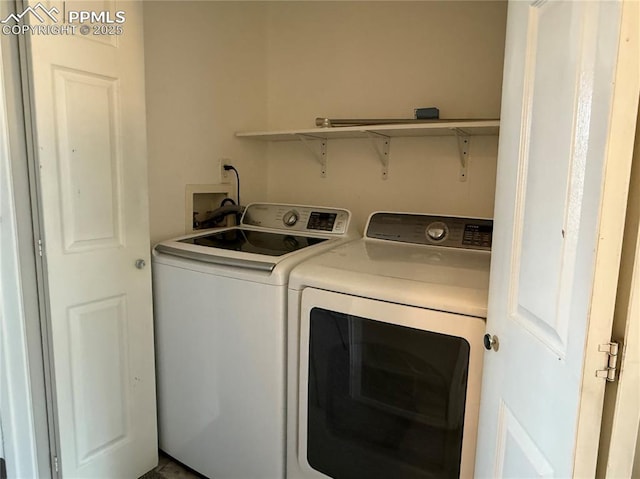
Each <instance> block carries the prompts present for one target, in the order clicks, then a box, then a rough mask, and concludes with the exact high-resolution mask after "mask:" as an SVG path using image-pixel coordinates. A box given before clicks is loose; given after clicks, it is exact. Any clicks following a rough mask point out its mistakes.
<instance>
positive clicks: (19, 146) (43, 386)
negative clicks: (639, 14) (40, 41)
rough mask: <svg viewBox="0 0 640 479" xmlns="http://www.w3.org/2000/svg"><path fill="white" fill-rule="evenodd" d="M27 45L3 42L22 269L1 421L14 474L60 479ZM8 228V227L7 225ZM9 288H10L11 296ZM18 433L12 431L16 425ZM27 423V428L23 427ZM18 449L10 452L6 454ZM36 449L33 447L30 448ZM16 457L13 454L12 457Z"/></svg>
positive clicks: (8, 160)
mask: <svg viewBox="0 0 640 479" xmlns="http://www.w3.org/2000/svg"><path fill="white" fill-rule="evenodd" d="M19 9H20V10H22V9H23V3H22V1H21V0H15V1H11V2H2V5H0V16H2V18H5V17H6V15H8V14H10V13H15V12H17V11H18V10H19ZM27 49H28V45H27V40H26V38H25V37H24V36H23V35H2V36H1V37H0V66H1V69H2V72H1V74H0V79H1V81H0V145H2V144H3V146H4V148H2V150H0V161H1V162H3V163H4V164H3V167H4V168H6V171H7V172H8V173H9V175H7V178H6V185H2V186H6V187H7V192H6V193H5V198H3V199H8V200H9V201H8V204H7V207H8V208H9V209H10V214H11V216H12V218H11V219H12V220H13V221H12V222H11V223H12V224H11V226H9V227H8V228H7V233H6V234H8V235H11V236H12V237H11V238H10V240H9V244H8V245H7V246H5V245H4V244H3V245H2V248H3V251H2V254H3V256H4V255H7V257H8V259H9V260H10V261H12V262H13V263H14V265H15V267H16V271H15V275H14V278H12V279H13V280H14V281H13V282H12V284H11V285H10V286H9V288H5V287H4V286H2V291H1V293H2V297H3V299H4V298H5V295H6V294H9V295H12V297H11V299H12V300H13V301H14V302H15V304H16V308H15V313H17V314H15V315H14V316H13V317H12V318H6V319H3V318H2V317H0V321H3V320H4V321H5V324H3V329H4V328H7V329H5V330H6V331H7V332H8V333H10V334H8V336H9V337H10V338H11V340H10V341H6V342H5V344H3V349H4V351H5V354H4V357H2V358H0V360H6V359H9V360H10V361H11V367H12V368H16V367H19V371H18V372H15V371H12V374H7V375H6V376H5V377H4V379H5V381H6V383H0V386H2V388H1V390H3V391H7V393H6V394H7V396H8V397H7V398H6V399H7V400H8V403H9V408H7V411H8V413H7V415H6V416H4V417H2V418H0V423H2V424H4V425H5V426H4V427H5V434H4V436H5V440H6V441H7V443H9V442H10V441H13V443H14V444H16V445H18V444H19V446H16V449H20V452H19V453H16V454H13V457H7V472H8V473H9V474H11V472H12V471H13V472H15V473H17V475H18V476H24V477H54V478H55V477H57V476H58V473H57V471H56V458H57V456H58V452H57V451H58V449H57V443H58V441H57V425H56V422H55V414H54V413H53V411H54V410H55V409H54V402H53V397H52V392H53V391H54V389H53V388H52V387H51V385H52V381H53V376H52V369H51V366H52V363H51V360H50V355H49V351H50V348H49V344H50V343H49V333H48V319H47V318H48V314H47V307H46V304H47V302H46V284H45V281H44V275H43V271H44V270H43V268H44V262H43V260H42V257H41V256H40V254H39V251H40V246H39V245H40V243H39V241H38V239H39V238H41V234H40V231H41V228H40V225H41V217H40V207H39V205H40V203H39V201H40V200H39V194H38V192H39V190H38V168H37V164H36V161H35V155H34V145H33V130H32V128H33V127H32V122H31V107H32V106H31V100H30V98H31V95H30V89H29V71H28V67H27V63H26V55H27ZM2 226H3V228H4V227H5V224H4V223H3V225H2ZM7 290H8V291H7ZM9 320H13V321H12V324H8V321H9ZM7 425H11V426H15V428H16V429H17V431H14V432H13V434H7V430H9V431H11V427H7ZM18 425H20V426H18ZM12 445H13V444H11V445H9V447H5V453H8V452H9V451H11V450H12V447H11V446H12ZM27 445H28V446H29V447H26V446H27ZM7 455H8V456H9V454H7Z"/></svg>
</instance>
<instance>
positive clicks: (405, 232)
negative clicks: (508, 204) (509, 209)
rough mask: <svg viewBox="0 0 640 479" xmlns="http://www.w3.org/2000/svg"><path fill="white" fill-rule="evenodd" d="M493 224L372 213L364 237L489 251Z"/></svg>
mask: <svg viewBox="0 0 640 479" xmlns="http://www.w3.org/2000/svg"><path fill="white" fill-rule="evenodd" d="M492 236H493V221H492V220H489V219H478V218H460V217H455V216H433V215H423V214H413V213H385V212H379V213H374V214H372V215H371V216H370V217H369V222H368V223H367V229H366V237H367V238H375V239H381V240H387V241H399V242H402V243H412V244H424V245H437V246H447V247H450V248H465V249H475V250H486V251H490V250H491V240H492Z"/></svg>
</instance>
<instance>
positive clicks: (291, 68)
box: [267, 1, 506, 227]
mask: <svg viewBox="0 0 640 479" xmlns="http://www.w3.org/2000/svg"><path fill="white" fill-rule="evenodd" d="M505 23H506V4H505V3H504V2H451V1H449V2H274V3H272V4H270V8H269V29H268V34H269V42H268V63H267V69H268V75H267V76H268V82H269V83H268V118H269V122H268V127H269V128H270V129H286V128H310V127H313V126H314V119H315V118H316V117H330V118H411V117H412V115H413V109H414V108H416V107H426V106H437V107H439V108H440V116H441V117H442V118H498V117H499V116H500V95H501V85H502V63H503V57H504V37H505ZM496 154H497V137H493V138H474V139H472V145H471V157H472V159H471V165H470V171H469V175H468V181H467V182H465V183H462V182H460V181H458V172H459V169H460V167H459V160H458V149H457V143H456V140H455V138H438V139H434V138H428V139H427V138H420V139H415V138H411V139H401V138H394V139H393V140H392V141H391V154H390V157H391V162H390V163H391V164H390V171H389V178H388V180H382V179H381V174H380V163H379V161H378V159H377V156H376V155H375V152H374V150H373V149H372V147H371V145H370V144H369V141H368V140H331V141H329V144H328V159H329V160H328V161H329V165H328V171H327V178H321V177H320V170H319V167H318V164H317V162H315V161H314V159H313V156H312V155H311V154H310V153H309V152H308V151H307V150H306V149H305V147H304V146H303V145H301V144H298V143H297V142H284V143H275V142H274V143H271V144H269V147H268V168H269V170H268V171H269V173H268V174H269V176H268V190H267V196H268V199H269V200H272V201H287V202H293V203H315V204H322V205H334V206H343V207H346V208H349V209H350V210H352V212H353V213H354V217H355V219H356V222H357V223H358V225H359V226H360V227H362V226H363V223H364V221H365V220H366V218H367V216H368V214H369V213H370V212H372V211H374V210H380V209H386V210H402V211H422V212H432V213H441V214H453V215H472V216H492V214H493V196H494V190H495V167H496Z"/></svg>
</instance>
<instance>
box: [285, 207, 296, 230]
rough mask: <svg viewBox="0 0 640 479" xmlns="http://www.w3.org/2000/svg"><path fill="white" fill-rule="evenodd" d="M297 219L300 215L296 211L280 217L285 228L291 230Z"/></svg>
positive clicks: (290, 211)
mask: <svg viewBox="0 0 640 479" xmlns="http://www.w3.org/2000/svg"><path fill="white" fill-rule="evenodd" d="M299 219H300V215H299V214H298V212H297V211H296V210H289V211H287V212H286V213H285V214H284V216H283V217H282V222H283V223H284V225H285V226H287V227H289V228H291V227H292V226H293V225H295V224H296V223H297V222H298V220H299Z"/></svg>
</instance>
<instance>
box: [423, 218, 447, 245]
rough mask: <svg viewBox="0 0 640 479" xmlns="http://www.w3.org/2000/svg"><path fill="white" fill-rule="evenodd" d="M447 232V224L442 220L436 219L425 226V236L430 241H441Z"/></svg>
mask: <svg viewBox="0 0 640 479" xmlns="http://www.w3.org/2000/svg"><path fill="white" fill-rule="evenodd" d="M447 233H448V228H447V225H446V224H444V223H443V222H442V221H436V222H435V223H431V224H430V225H429V226H427V238H428V239H430V240H431V241H442V240H444V239H445V238H446V236H447Z"/></svg>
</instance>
